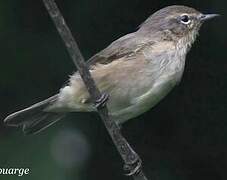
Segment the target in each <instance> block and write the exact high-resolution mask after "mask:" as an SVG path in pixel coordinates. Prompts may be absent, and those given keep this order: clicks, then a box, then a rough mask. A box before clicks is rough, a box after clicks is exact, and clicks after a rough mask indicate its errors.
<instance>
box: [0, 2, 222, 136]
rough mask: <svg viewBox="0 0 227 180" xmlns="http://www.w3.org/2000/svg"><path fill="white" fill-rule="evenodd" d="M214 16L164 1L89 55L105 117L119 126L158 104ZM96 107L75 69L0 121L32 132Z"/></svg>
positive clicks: (178, 79) (176, 81) (92, 110)
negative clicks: (54, 88)
mask: <svg viewBox="0 0 227 180" xmlns="http://www.w3.org/2000/svg"><path fill="white" fill-rule="evenodd" d="M217 16H219V15H218V14H203V13H201V12H199V11H198V10H196V9H194V8H192V7H187V6H184V5H171V6H167V7H164V8H162V9H160V10H158V11H156V12H155V13H154V14H152V15H151V16H150V17H148V18H147V19H146V20H145V21H144V22H143V23H142V24H141V25H140V26H139V27H138V28H137V29H136V31H135V32H132V33H129V34H126V35H124V36H123V37H120V38H119V39H117V40H115V41H114V42H112V43H111V44H110V45H109V46H107V47H106V48H105V49H103V50H101V51H100V52H98V53H97V54H95V55H94V56H92V57H91V58H90V59H89V60H88V61H87V67H88V68H89V71H90V73H91V75H92V77H93V79H94V81H95V83H96V85H97V87H98V88H99V90H100V91H101V92H105V93H106V94H108V96H109V98H108V101H107V102H106V105H107V107H108V110H109V116H110V117H111V118H112V119H113V120H114V121H115V122H116V123H117V124H119V125H120V124H122V123H124V122H126V121H128V120H130V119H133V118H135V117H137V116H139V115H141V114H143V113H145V112H146V111H148V110H150V109H151V108H152V107H154V106H155V105H156V104H158V102H160V101H161V100H162V99H163V98H164V97H165V96H166V95H167V94H168V93H169V92H170V91H171V90H172V89H173V87H175V86H176V85H177V84H179V82H180V81H181V79H182V75H183V72H184V67H185V60H186V55H187V53H188V52H189V50H190V48H191V46H192V44H193V43H194V41H195V40H196V37H197V36H198V33H199V30H200V27H201V25H202V24H203V23H204V22H205V21H207V20H209V19H212V18H214V17H217ZM96 111H97V108H96V106H95V104H94V103H93V102H92V100H91V97H90V95H89V93H88V91H87V89H86V87H85V85H84V82H83V80H82V78H81V76H80V74H79V73H78V72H77V71H76V72H74V73H73V74H72V75H71V76H70V78H69V81H68V83H67V85H65V86H63V87H62V88H61V89H60V90H59V93H58V94H56V95H54V96H52V97H50V98H48V99H46V100H44V101H42V102H39V103H36V104H34V105H32V106H30V107H28V108H26V109H23V110H20V111H18V112H15V113H13V114H11V115H9V116H8V117H6V118H5V119H4V122H5V123H6V124H7V125H9V126H16V127H22V130H23V132H24V133H25V134H36V133H38V132H40V131H42V130H44V129H46V128H47V127H49V126H50V125H52V124H53V123H55V122H57V121H58V120H60V119H62V118H63V117H64V116H65V115H67V113H70V112H96Z"/></svg>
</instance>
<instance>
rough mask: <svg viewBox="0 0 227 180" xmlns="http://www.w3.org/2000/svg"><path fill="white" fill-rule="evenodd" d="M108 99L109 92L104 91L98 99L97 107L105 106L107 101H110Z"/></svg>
mask: <svg viewBox="0 0 227 180" xmlns="http://www.w3.org/2000/svg"><path fill="white" fill-rule="evenodd" d="M108 99H109V94H107V93H102V94H101V97H100V98H99V99H98V100H96V102H95V107H96V108H102V107H104V106H105V105H106V102H107V101H108Z"/></svg>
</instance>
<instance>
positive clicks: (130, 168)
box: [124, 159, 142, 176]
mask: <svg viewBox="0 0 227 180" xmlns="http://www.w3.org/2000/svg"><path fill="white" fill-rule="evenodd" d="M141 168H142V161H141V159H138V160H137V161H136V162H135V163H133V164H126V165H125V166H124V170H125V171H126V172H127V173H126V174H125V175H126V176H133V175H135V174H138V173H139V172H140V170H141Z"/></svg>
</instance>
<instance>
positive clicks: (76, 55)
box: [43, 0, 147, 180]
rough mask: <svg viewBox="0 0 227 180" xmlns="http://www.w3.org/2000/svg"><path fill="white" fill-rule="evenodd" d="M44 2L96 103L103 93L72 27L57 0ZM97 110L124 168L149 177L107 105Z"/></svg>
mask: <svg viewBox="0 0 227 180" xmlns="http://www.w3.org/2000/svg"><path fill="white" fill-rule="evenodd" d="M43 2H44V4H45V7H46V9H47V11H48V13H49V14H50V16H51V18H52V20H53V21H54V23H55V26H56V28H57V30H58V32H59V34H60V35H61V38H62V39H63V41H64V43H65V45H66V47H67V50H68V52H69V54H70V56H71V58H72V60H73V62H74V64H75V65H76V67H77V69H78V71H79V73H80V75H81V77H82V79H83V81H84V84H85V85H86V87H87V90H88V92H89V93H90V96H91V98H92V100H93V102H94V104H95V103H96V102H97V101H98V100H100V98H101V97H102V94H101V92H100V91H99V90H98V88H97V87H96V85H95V82H94V80H93V79H92V77H91V74H90V71H89V69H88V67H87V65H86V62H85V60H84V58H83V56H82V54H81V52H80V50H79V47H78V45H77V43H76V41H75V40H74V38H73V36H72V33H71V31H70V29H69V28H68V26H67V24H66V23H65V20H64V18H63V16H62V14H61V12H60V10H59V8H58V7H57V4H56V3H55V1H54V0H43ZM97 110H98V113H99V115H100V117H101V119H102V120H103V123H104V124H105V126H106V129H107V130H108V132H109V134H110V136H111V138H112V140H113V142H114V144H115V146H116V148H117V150H118V152H119V154H120V155H121V157H122V159H123V161H124V163H125V166H124V167H125V168H124V169H126V170H128V171H129V172H130V175H132V176H133V178H134V179H135V180H147V178H146V177H145V175H144V173H143V171H142V166H141V160H140V158H139V156H138V155H137V153H136V152H135V151H134V150H133V149H132V148H131V147H130V145H129V144H128V142H127V141H126V139H125V138H124V137H123V136H122V134H121V131H120V128H119V126H118V125H117V124H116V123H115V122H114V121H112V120H111V118H110V117H109V115H108V109H107V107H106V106H104V107H98V108H97Z"/></svg>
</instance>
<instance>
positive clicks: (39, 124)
mask: <svg viewBox="0 0 227 180" xmlns="http://www.w3.org/2000/svg"><path fill="white" fill-rule="evenodd" d="M57 97H58V95H55V96H52V97H50V98H48V99H46V100H44V101H42V102H39V103H37V104H34V105H32V106H30V107H28V108H26V109H24V110H21V111H18V112H15V113H13V114H11V115H9V116H8V117H6V119H5V120H4V122H5V123H6V124H7V125H9V126H17V127H18V126H19V127H22V128H23V131H24V133H26V134H35V133H38V132H40V131H42V130H44V129H46V128H47V127H49V126H50V125H52V124H53V123H55V122H57V121H58V120H60V119H61V118H63V116H64V114H63V113H55V112H46V111H45V110H46V108H47V107H49V106H50V105H52V104H53V103H54V102H56V100H57Z"/></svg>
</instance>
